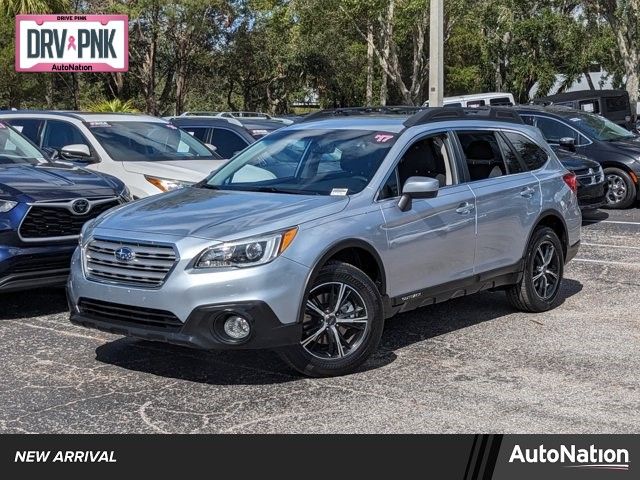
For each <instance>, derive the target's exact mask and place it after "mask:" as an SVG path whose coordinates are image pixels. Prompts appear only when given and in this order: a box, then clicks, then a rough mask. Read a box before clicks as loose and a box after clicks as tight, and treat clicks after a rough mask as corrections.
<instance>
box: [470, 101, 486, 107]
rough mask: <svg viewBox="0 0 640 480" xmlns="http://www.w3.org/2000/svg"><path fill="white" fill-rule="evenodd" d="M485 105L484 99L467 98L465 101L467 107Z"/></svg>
mask: <svg viewBox="0 0 640 480" xmlns="http://www.w3.org/2000/svg"><path fill="white" fill-rule="evenodd" d="M485 105H486V103H485V101H484V100H469V101H468V102H467V107H470V108H476V107H484V106H485Z"/></svg>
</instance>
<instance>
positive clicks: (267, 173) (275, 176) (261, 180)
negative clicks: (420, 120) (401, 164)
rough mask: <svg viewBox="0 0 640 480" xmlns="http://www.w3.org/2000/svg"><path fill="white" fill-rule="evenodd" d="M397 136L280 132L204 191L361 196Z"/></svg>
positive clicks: (253, 148)
mask: <svg viewBox="0 0 640 480" xmlns="http://www.w3.org/2000/svg"><path fill="white" fill-rule="evenodd" d="M396 137H397V135H396V134H394V133H389V132H379V131H371V130H366V131H365V130H288V131H287V130H285V131H277V132H274V133H272V134H270V135H269V136H267V137H265V138H263V139H262V140H259V141H258V142H256V143H254V144H253V145H252V146H250V147H249V148H247V149H246V150H245V151H244V152H242V153H240V154H239V155H238V156H237V157H236V158H235V159H234V160H232V161H231V162H229V163H228V164H227V165H225V166H224V167H223V168H221V169H220V170H218V171H217V172H216V173H215V174H214V175H213V176H212V177H210V178H209V179H208V180H207V181H206V182H205V183H204V184H203V186H205V187H209V188H219V189H222V190H244V191H265V192H274V193H294V194H302V195H349V194H353V193H358V192H360V191H362V190H363V189H364V188H365V187H366V186H367V185H368V184H369V182H370V181H371V178H372V177H373V175H374V174H375V172H376V171H377V170H378V168H379V167H380V164H381V163H382V160H383V159H384V157H385V156H386V154H387V152H388V151H389V149H390V148H391V146H392V145H393V144H394V143H395V140H396Z"/></svg>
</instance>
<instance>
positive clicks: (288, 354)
mask: <svg viewBox="0 0 640 480" xmlns="http://www.w3.org/2000/svg"><path fill="white" fill-rule="evenodd" d="M383 328H384V318H383V314H382V300H381V298H380V293H379V292H378V289H377V288H376V285H375V284H374V283H373V281H372V280H371V279H370V278H369V277H368V276H367V275H366V274H365V273H364V272H363V271H362V270H360V269H358V268H356V267H354V266H353V265H350V264H347V263H342V262H330V263H328V264H327V265H325V266H324V267H323V268H322V269H321V270H320V272H319V273H318V275H317V277H316V279H315V280H314V282H313V285H312V286H311V288H309V289H307V297H306V298H305V310H304V316H303V319H302V338H301V339H300V343H298V344H297V345H292V346H289V347H285V348H283V349H282V350H280V353H281V355H282V357H283V358H284V359H285V361H286V362H287V363H289V365H291V366H292V367H293V368H295V369H296V370H298V371H299V372H301V373H303V374H304V375H308V376H311V377H330V376H337V375H345V374H348V373H352V372H353V371H354V370H355V369H356V368H358V367H359V366H360V365H362V364H363V363H364V362H365V361H366V360H367V358H369V356H371V354H372V353H373V352H374V351H375V350H376V348H377V347H378V343H380V337H381V336H382V330H383Z"/></svg>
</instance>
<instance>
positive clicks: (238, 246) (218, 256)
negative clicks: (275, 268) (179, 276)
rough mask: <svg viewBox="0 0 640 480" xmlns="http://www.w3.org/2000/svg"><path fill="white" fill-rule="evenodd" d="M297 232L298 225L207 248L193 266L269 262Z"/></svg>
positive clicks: (242, 264) (242, 265)
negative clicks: (281, 230)
mask: <svg viewBox="0 0 640 480" xmlns="http://www.w3.org/2000/svg"><path fill="white" fill-rule="evenodd" d="M297 233H298V227H294V228H290V229H288V230H285V231H283V232H278V233H272V234H270V235H265V236H262V237H255V238H247V239H244V240H238V241H237V242H228V243H223V244H222V245H217V246H215V247H210V248H207V249H206V250H204V251H203V252H202V253H200V255H198V258H197V259H196V262H195V264H194V268H199V269H201V268H225V267H226V268H228V267H254V266H256V265H263V264H265V263H269V262H270V261H271V260H273V259H274V258H276V257H277V256H278V255H280V254H281V253H282V252H284V251H285V250H286V249H287V248H288V247H289V245H291V242H292V241H293V239H294V238H295V236H296V234H297Z"/></svg>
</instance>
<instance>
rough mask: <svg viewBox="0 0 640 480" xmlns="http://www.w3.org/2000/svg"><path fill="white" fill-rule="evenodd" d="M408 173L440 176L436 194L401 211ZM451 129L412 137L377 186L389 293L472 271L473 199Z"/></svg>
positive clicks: (438, 282) (395, 294) (401, 292)
mask: <svg viewBox="0 0 640 480" xmlns="http://www.w3.org/2000/svg"><path fill="white" fill-rule="evenodd" d="M412 176H426V177H432V178H437V179H438V180H440V184H441V188H440V190H439V191H438V194H437V196H436V197H435V198H429V199H413V201H412V202H411V207H410V208H409V209H408V210H406V211H402V210H400V208H398V200H399V198H400V195H401V193H402V185H403V184H404V182H405V181H406V180H407V178H409V177H412ZM458 179H459V174H458V167H457V165H456V157H455V150H454V148H453V145H452V143H451V141H450V134H449V133H446V132H440V133H436V134H429V135H427V136H423V137H420V138H417V139H415V140H414V141H413V142H412V143H411V144H410V145H409V146H408V147H407V149H406V150H405V151H404V153H403V155H402V157H401V160H400V162H399V163H398V165H397V166H396V167H395V168H394V169H393V171H392V172H391V173H390V175H389V177H388V179H387V181H386V182H385V183H384V185H383V186H382V188H381V190H380V192H379V196H378V202H379V205H380V209H381V211H382V214H383V217H384V224H383V228H384V230H385V232H386V235H387V240H388V252H387V253H386V258H385V268H386V274H387V279H388V281H387V284H388V286H389V287H388V290H389V292H388V293H389V295H390V296H391V297H398V296H402V295H404V294H408V293H410V292H417V291H420V290H424V289H427V288H429V287H433V286H436V285H442V284H446V283H448V282H453V281H455V280H459V279H462V278H466V277H470V276H472V275H473V260H474V251H475V238H476V237H475V223H476V217H475V201H474V196H473V193H472V191H471V189H470V188H469V186H468V185H466V184H464V183H462V184H461V183H459V181H458Z"/></svg>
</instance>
